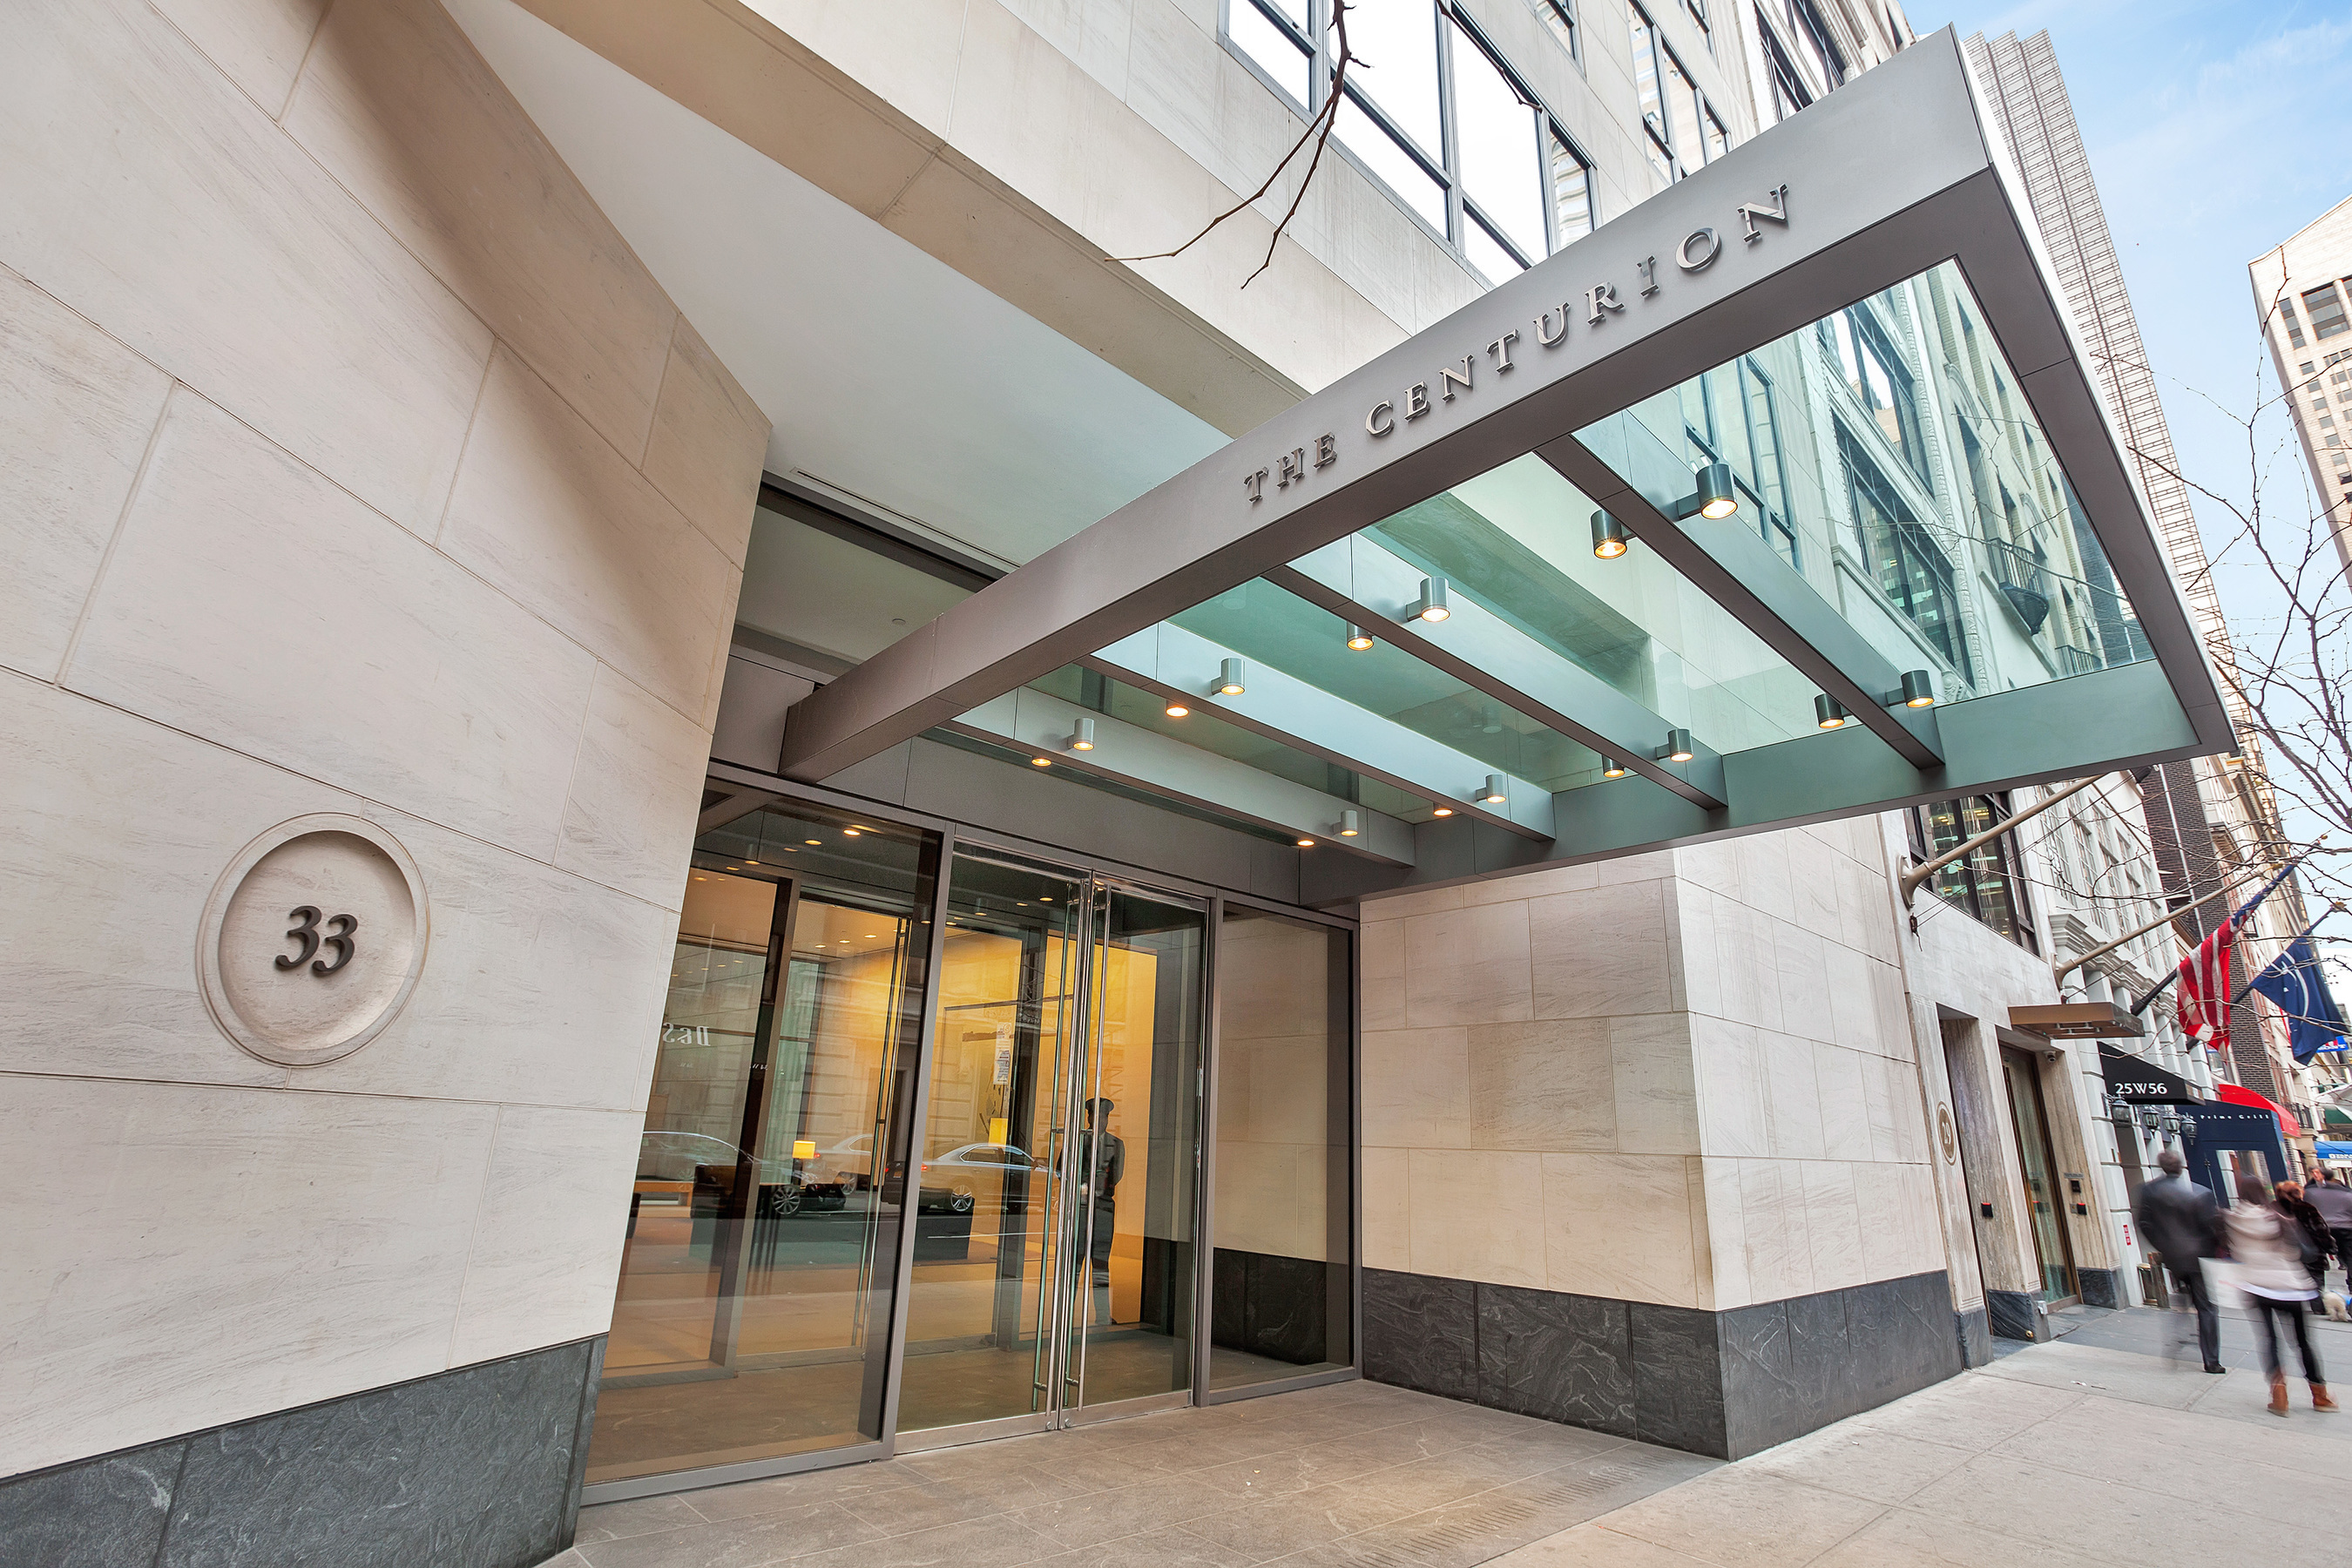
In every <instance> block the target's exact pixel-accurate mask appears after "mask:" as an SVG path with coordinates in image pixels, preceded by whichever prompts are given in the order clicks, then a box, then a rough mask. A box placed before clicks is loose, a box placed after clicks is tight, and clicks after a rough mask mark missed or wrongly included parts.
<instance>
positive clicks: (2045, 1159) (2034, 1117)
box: [2000, 1046, 2081, 1304]
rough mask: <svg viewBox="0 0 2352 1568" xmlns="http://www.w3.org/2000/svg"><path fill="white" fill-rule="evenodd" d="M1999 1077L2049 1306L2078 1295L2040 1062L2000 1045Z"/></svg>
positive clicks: (2072, 1250)
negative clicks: (2004, 1083) (2004, 1084)
mask: <svg viewBox="0 0 2352 1568" xmlns="http://www.w3.org/2000/svg"><path fill="white" fill-rule="evenodd" d="M2000 1068H2001V1075H2002V1076H2003V1077H2004V1078H2006V1079H2008V1080H2009V1111H2010V1120H2011V1125H2012V1126H2013V1127H2014V1128H2015V1129H2016V1131H2017V1161H2018V1168H2019V1170H2020V1171H2021V1172H2022V1173H2024V1177H2025V1198H2026V1214H2027V1215H2028V1216H2029V1218H2030V1219H2031V1221H2032V1229H2033V1252H2034V1257H2035V1259H2036V1261H2038V1262H2039V1263H2040V1264H2041V1266H2042V1293H2043V1294H2044V1295H2045V1296H2047V1297H2048V1298H2049V1299H2050V1300H2051V1301H2052V1303H2053V1304H2063V1303H2065V1302H2068V1301H2071V1300H2074V1298H2075V1297H2076V1296H2077V1295H2079V1294H2080V1293H2081V1287H2080V1286H2079V1285H2077V1284H2076V1283H2075V1280H2074V1248H2073V1247H2072V1246H2071V1245H2070V1244H2069V1243H2068V1241H2067V1239H2066V1219H2065V1211H2064V1210H2063V1209H2062V1208H2061V1207H2060V1206H2059V1205H2060V1204H2061V1203H2063V1199H2062V1198H2061V1197H2060V1196H2059V1193H2058V1180H2057V1177H2058V1161H2057V1158H2056V1156H2055V1155H2054V1154H2053V1152H2052V1150H2051V1147H2050V1124H2049V1119H2048V1117H2047V1115H2046V1114H2045V1112H2044V1108H2043V1105H2042V1070H2041V1064H2039V1063H2038V1062H2036V1061H2035V1060H2034V1059H2033V1058H2032V1057H2031V1056H2029V1055H2027V1054H2026V1053H2025V1052H2023V1051H2021V1050H2016V1049H2013V1048H2012V1047H2007V1046H2004V1047H2001V1052H2000Z"/></svg>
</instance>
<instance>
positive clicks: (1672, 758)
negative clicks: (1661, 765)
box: [1653, 730, 1698, 763]
mask: <svg viewBox="0 0 2352 1568" xmlns="http://www.w3.org/2000/svg"><path fill="white" fill-rule="evenodd" d="M1697 754H1698V753H1697V752H1696V751H1695V750H1694V749H1693V748H1692V746H1691V732H1690V731H1688V730H1669V731H1666V743H1665V744H1664V745H1663V746H1660V747H1659V748H1658V749H1657V751H1656V752H1654V753H1653V755H1654V756H1655V757H1656V758H1657V759H1658V760H1659V761H1660V762H1665V763H1686V762H1689V761H1690V760H1691V758H1693V757H1695V756H1696V755H1697Z"/></svg>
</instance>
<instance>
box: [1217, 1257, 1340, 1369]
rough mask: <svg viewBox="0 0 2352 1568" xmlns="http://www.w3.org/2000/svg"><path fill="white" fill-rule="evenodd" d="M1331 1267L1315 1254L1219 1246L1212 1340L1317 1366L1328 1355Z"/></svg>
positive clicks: (1270, 1356)
mask: <svg viewBox="0 0 2352 1568" xmlns="http://www.w3.org/2000/svg"><path fill="white" fill-rule="evenodd" d="M1329 1272H1330V1271H1329V1268H1328V1266H1327V1265H1325V1264H1323V1263H1321V1262H1319V1261H1318V1260H1317V1259H1315V1258H1284V1257H1281V1256H1279V1255H1278V1254H1276V1253H1270V1252H1244V1251H1242V1250H1241V1249H1239V1248H1238V1247H1218V1248H1217V1249H1216V1273H1215V1276H1214V1277H1213V1279H1211V1281H1210V1297H1209V1300H1210V1305H1211V1308H1212V1310H1213V1314H1214V1315H1213V1319H1212V1321H1211V1322H1210V1338H1211V1342H1212V1343H1214V1344H1220V1345H1223V1346H1224V1347H1225V1348H1227V1349H1228V1350H1237V1351H1247V1352H1249V1353H1250V1354H1252V1355H1261V1356H1266V1357H1269V1358H1270V1359H1272V1360H1275V1361H1286V1362H1288V1363H1291V1364H1292V1365H1293V1366H1314V1365H1316V1364H1318V1363H1321V1362H1323V1361H1324V1360H1326V1359H1327V1356H1326V1346H1327V1342H1328V1339H1329V1334H1328V1318H1329V1315H1330V1311H1329V1305H1330V1303H1329Z"/></svg>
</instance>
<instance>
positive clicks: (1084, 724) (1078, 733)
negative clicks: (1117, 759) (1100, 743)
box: [1063, 719, 1095, 752]
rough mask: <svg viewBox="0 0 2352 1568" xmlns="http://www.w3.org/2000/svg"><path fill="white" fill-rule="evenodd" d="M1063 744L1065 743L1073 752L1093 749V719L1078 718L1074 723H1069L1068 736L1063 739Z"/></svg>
mask: <svg viewBox="0 0 2352 1568" xmlns="http://www.w3.org/2000/svg"><path fill="white" fill-rule="evenodd" d="M1063 744H1064V745H1066V746H1067V747H1069V748H1070V750H1072V751H1074V752H1091V751H1093V750H1094V749H1095V721H1093V720H1091V719H1080V720H1079V721H1077V722H1076V723H1075V724H1073V725H1071V726H1070V738H1069V739H1068V740H1066V741H1065V742H1063Z"/></svg>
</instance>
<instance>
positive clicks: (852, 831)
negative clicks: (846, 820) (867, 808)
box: [841, 827, 866, 838]
mask: <svg viewBox="0 0 2352 1568" xmlns="http://www.w3.org/2000/svg"><path fill="white" fill-rule="evenodd" d="M865 831H866V829H864V828H862V827H845V828H843V829H842V830H841V832H842V837H845V838H855V837H857V836H858V835H859V834H861V833H863V832H865Z"/></svg>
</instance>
